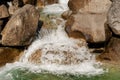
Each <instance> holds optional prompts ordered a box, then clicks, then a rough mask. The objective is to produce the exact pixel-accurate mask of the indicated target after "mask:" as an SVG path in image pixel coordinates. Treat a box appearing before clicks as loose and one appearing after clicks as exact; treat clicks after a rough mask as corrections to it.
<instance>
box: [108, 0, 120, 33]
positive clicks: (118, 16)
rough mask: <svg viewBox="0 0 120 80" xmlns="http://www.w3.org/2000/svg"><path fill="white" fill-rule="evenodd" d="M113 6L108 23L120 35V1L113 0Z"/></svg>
mask: <svg viewBox="0 0 120 80" xmlns="http://www.w3.org/2000/svg"><path fill="white" fill-rule="evenodd" d="M112 1H113V2H112V5H111V8H110V10H109V12H108V23H109V26H110V28H111V29H112V31H113V32H114V33H115V34H116V35H120V1H119V0H112Z"/></svg>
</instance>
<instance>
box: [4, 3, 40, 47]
mask: <svg viewBox="0 0 120 80" xmlns="http://www.w3.org/2000/svg"><path fill="white" fill-rule="evenodd" d="M38 20H39V13H38V11H37V10H36V9H35V7H34V6H32V5H29V4H28V5H25V6H24V7H23V8H21V9H19V10H17V11H16V12H15V14H14V15H13V16H12V17H11V19H10V20H9V21H8V23H7V25H6V26H5V28H4V29H3V31H2V44H3V45H6V46H25V45H29V44H30V43H31V41H32V39H33V37H34V36H35V33H36V30H37V25H38Z"/></svg>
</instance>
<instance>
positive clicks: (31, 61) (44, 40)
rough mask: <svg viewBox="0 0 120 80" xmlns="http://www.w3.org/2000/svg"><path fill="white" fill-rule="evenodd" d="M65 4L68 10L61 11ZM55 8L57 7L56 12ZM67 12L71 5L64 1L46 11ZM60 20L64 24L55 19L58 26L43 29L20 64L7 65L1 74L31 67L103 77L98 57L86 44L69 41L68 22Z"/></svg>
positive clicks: (81, 41)
mask: <svg viewBox="0 0 120 80" xmlns="http://www.w3.org/2000/svg"><path fill="white" fill-rule="evenodd" d="M67 1H68V0H66V2H67ZM61 4H62V7H63V5H64V6H66V7H64V8H61ZM53 6H54V7H56V8H54V9H53ZM51 10H52V11H51ZM65 10H68V8H67V5H66V4H64V2H60V4H53V5H49V6H46V7H45V8H44V10H43V12H44V13H47V14H46V15H48V14H49V15H51V13H52V15H53V14H56V13H58V12H59V14H61V13H62V12H64V11H65ZM57 18H59V19H60V20H61V23H60V24H57V23H56V19H53V20H51V21H53V22H54V23H56V28H55V29H51V28H42V29H41V30H40V33H39V35H38V37H37V39H36V40H35V41H34V42H33V43H32V44H31V45H30V46H29V48H28V49H27V50H25V52H24V54H23V55H22V56H21V58H20V60H19V62H15V63H12V64H7V65H6V66H5V67H3V68H1V72H0V74H3V73H6V72H7V71H9V70H11V69H15V68H28V69H29V70H30V71H32V72H36V73H40V72H41V71H48V72H50V73H55V74H64V73H68V74H79V75H80V74H83V75H96V74H102V73H103V72H104V71H103V69H102V68H100V63H99V62H96V60H95V55H93V54H91V53H90V52H89V50H88V48H87V44H86V43H85V41H84V40H83V39H79V40H77V39H73V38H69V37H68V36H67V34H66V32H65V30H64V27H65V21H64V20H63V19H61V18H60V16H58V17H57ZM6 76H10V74H7V75H6Z"/></svg>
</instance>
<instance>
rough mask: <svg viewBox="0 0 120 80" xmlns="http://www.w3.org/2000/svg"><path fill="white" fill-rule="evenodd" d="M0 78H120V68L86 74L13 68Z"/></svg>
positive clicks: (73, 79)
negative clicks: (102, 72)
mask: <svg viewBox="0 0 120 80" xmlns="http://www.w3.org/2000/svg"><path fill="white" fill-rule="evenodd" d="M0 80H120V69H119V68H118V67H117V68H116V67H110V68H109V71H108V72H105V73H104V74H100V75H94V76H85V75H73V74H59V75H57V74H52V73H49V72H45V71H44V72H41V73H34V72H31V71H29V70H27V69H23V68H18V69H12V70H10V71H8V72H6V73H5V74H3V75H0Z"/></svg>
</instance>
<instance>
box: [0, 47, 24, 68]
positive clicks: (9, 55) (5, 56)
mask: <svg viewBox="0 0 120 80" xmlns="http://www.w3.org/2000/svg"><path fill="white" fill-rule="evenodd" d="M22 52H23V50H22V49H16V48H8V47H1V48H0V66H3V65H5V64H6V63H12V62H14V61H17V60H19V58H20V55H21V54H22Z"/></svg>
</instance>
